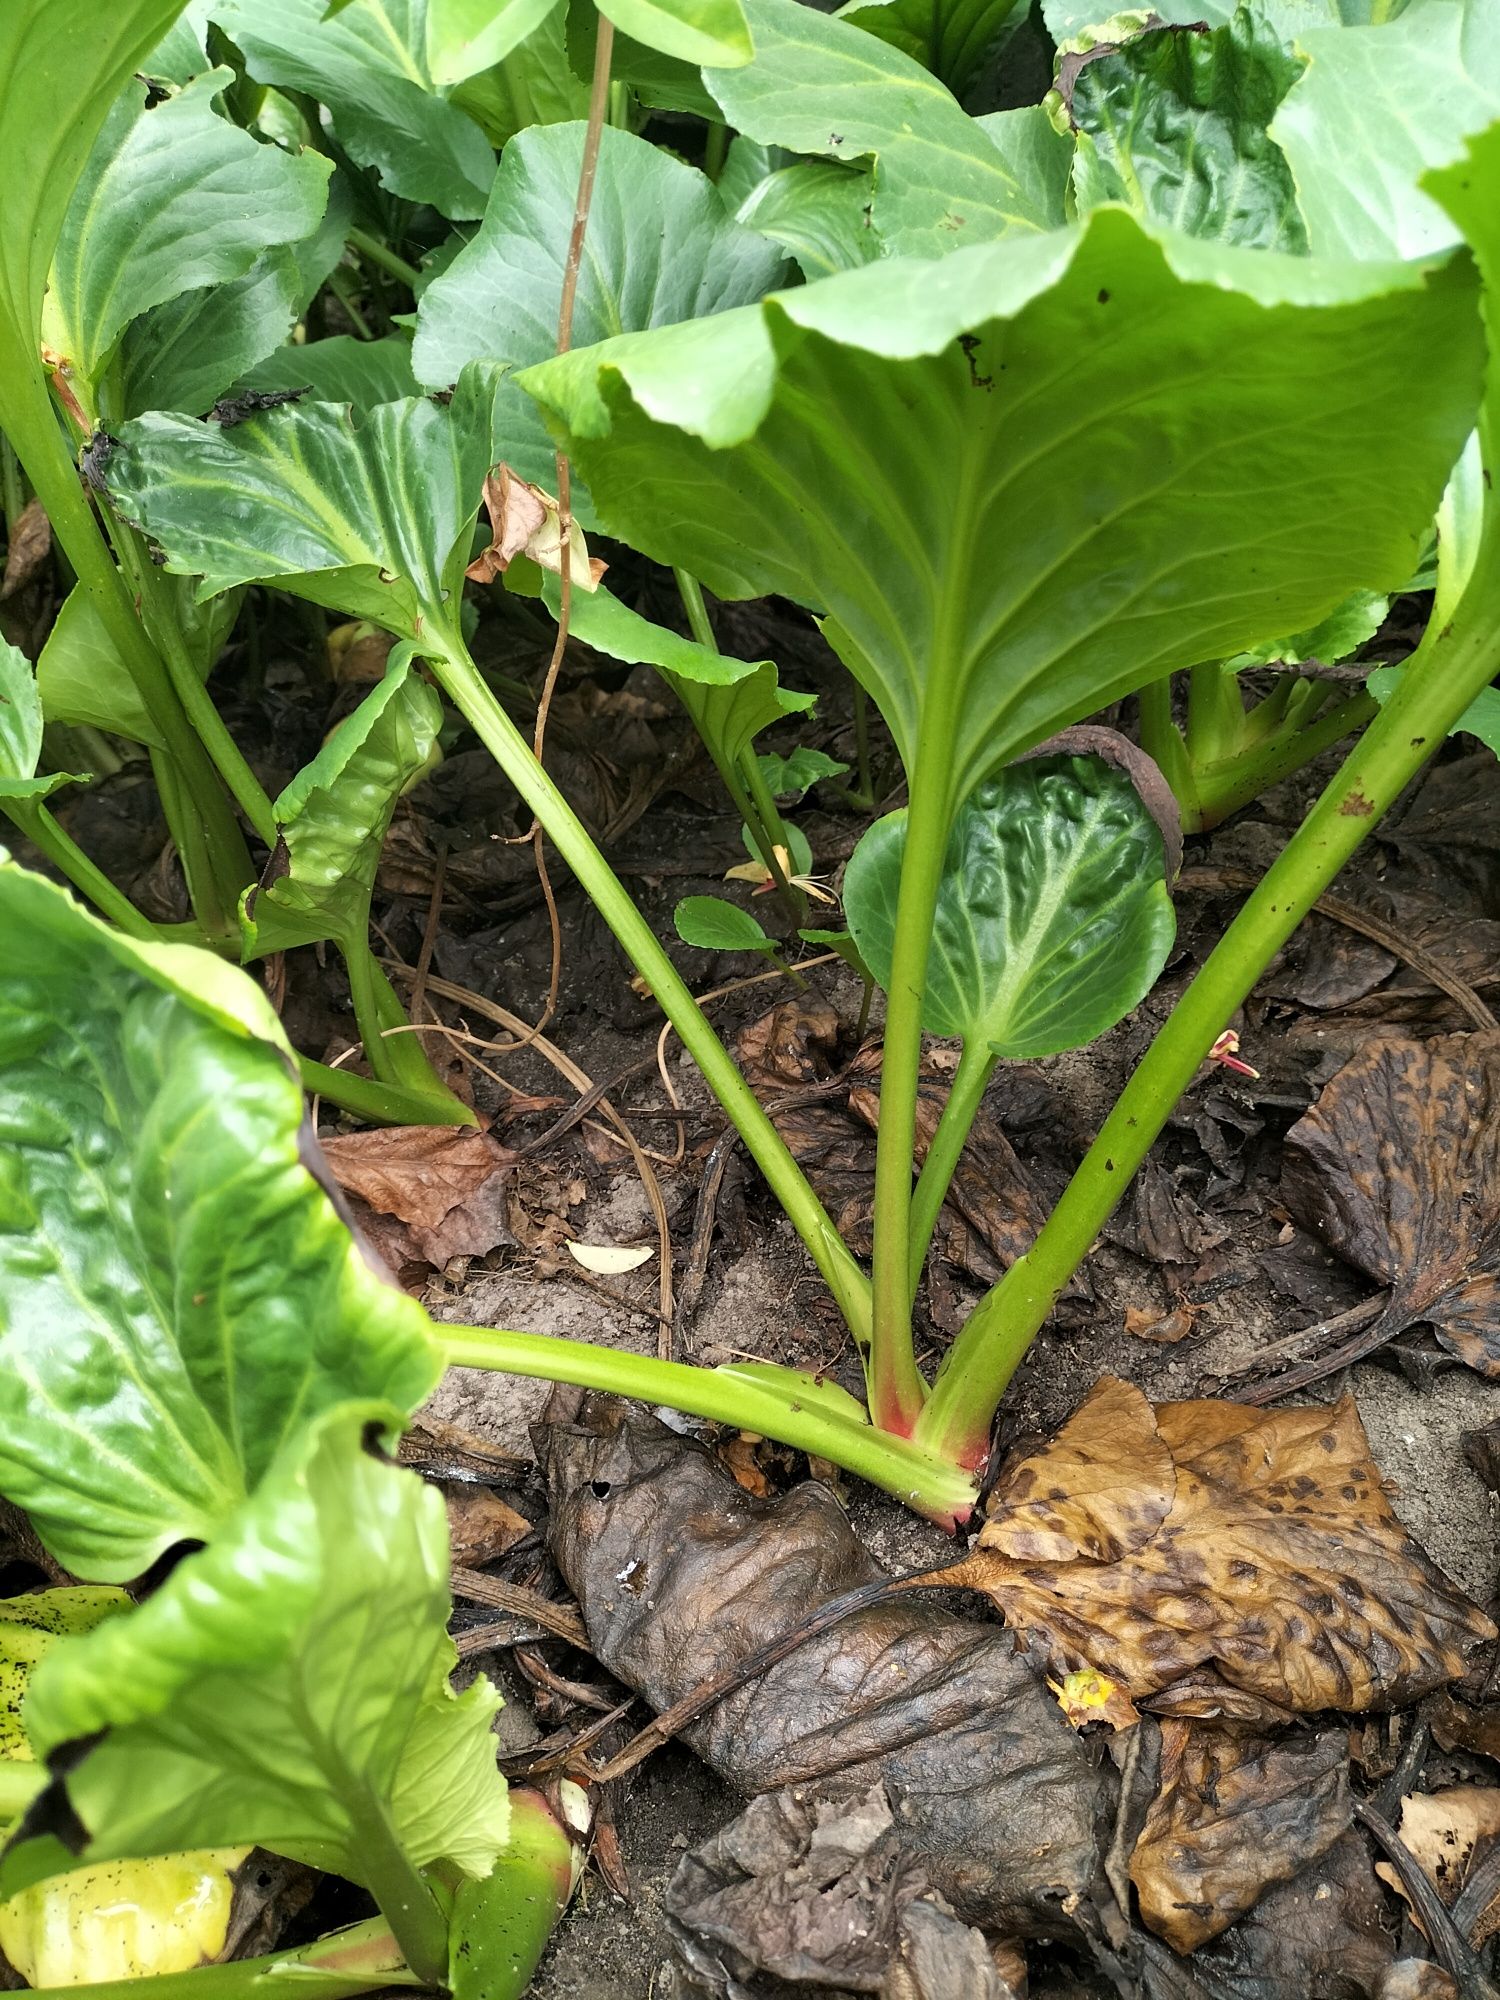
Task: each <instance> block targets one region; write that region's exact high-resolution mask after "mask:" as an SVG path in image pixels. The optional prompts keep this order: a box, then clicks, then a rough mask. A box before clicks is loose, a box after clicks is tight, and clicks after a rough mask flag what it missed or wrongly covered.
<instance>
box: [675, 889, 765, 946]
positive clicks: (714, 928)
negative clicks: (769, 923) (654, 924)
mask: <svg viewBox="0 0 1500 2000" xmlns="http://www.w3.org/2000/svg"><path fill="white" fill-rule="evenodd" d="M672 922H673V923H674V924H675V925H676V926H677V935H678V936H679V937H680V938H681V939H682V941H683V943H684V944H691V945H696V946H697V947H698V948H699V950H700V951H764V952H769V953H770V954H771V956H772V957H773V958H774V957H775V955H776V947H775V945H774V944H773V943H772V942H771V940H770V939H769V938H768V937H767V936H766V934H765V931H764V930H763V929H762V928H761V926H760V924H759V923H757V922H756V920H755V918H754V917H752V916H751V914H750V912H749V911H748V910H742V909H741V908H740V906H739V904H738V903H731V902H727V901H726V900H725V898H724V897H723V896H684V897H683V899H682V901H681V902H680V903H679V904H678V905H677V908H676V909H675V910H674V911H673V912H672Z"/></svg>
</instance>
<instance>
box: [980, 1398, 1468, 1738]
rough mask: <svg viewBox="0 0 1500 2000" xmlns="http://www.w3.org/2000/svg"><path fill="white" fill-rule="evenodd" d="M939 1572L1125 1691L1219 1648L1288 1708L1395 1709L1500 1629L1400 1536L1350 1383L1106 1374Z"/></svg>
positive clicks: (1047, 1651)
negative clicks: (1286, 1404) (1140, 1380)
mask: <svg viewBox="0 0 1500 2000" xmlns="http://www.w3.org/2000/svg"><path fill="white" fill-rule="evenodd" d="M945 1581H952V1582H962V1583H964V1584H965V1585H966V1586H967V1587H968V1588H970V1589H973V1590H979V1591H982V1592H983V1593H984V1594H985V1595H986V1596H988V1597H989V1598H990V1599H991V1600H992V1601H993V1602H994V1604H995V1605H996V1606H997V1608H998V1609H999V1610H1000V1611H1001V1613H1002V1614H1003V1615H1004V1617H1005V1619H1006V1620H1007V1622H1008V1623H1009V1624H1011V1625H1013V1626H1015V1627H1016V1628H1018V1629H1019V1630H1020V1631H1022V1632H1023V1633H1025V1635H1026V1637H1027V1639H1028V1641H1029V1642H1030V1643H1032V1644H1033V1645H1034V1646H1036V1647H1037V1648H1038V1649H1039V1650H1040V1651H1041V1652H1042V1654H1043V1655H1044V1657H1045V1658H1046V1659H1047V1662H1048V1664H1049V1666H1050V1667H1051V1669H1052V1671H1053V1672H1054V1673H1061V1672H1066V1671H1068V1670H1070V1669H1072V1668H1075V1667H1082V1666H1093V1667H1097V1668H1098V1669H1099V1670H1100V1672H1102V1673H1105V1674H1108V1675H1109V1676H1110V1677H1111V1679H1114V1680H1119V1681H1121V1682H1123V1684H1124V1686H1125V1688H1126V1689H1127V1691H1128V1692H1129V1694H1130V1695H1131V1697H1132V1699H1134V1700H1135V1701H1137V1702H1139V1701H1140V1700H1141V1699H1142V1697H1144V1696H1147V1695H1151V1694H1155V1693H1156V1692H1157V1691H1158V1690H1160V1689H1163V1688H1166V1687H1168V1686H1169V1685H1170V1684H1171V1683H1172V1682H1173V1681H1175V1680H1177V1679H1178V1678H1179V1677H1180V1676H1181V1675H1184V1674H1187V1673H1190V1672H1192V1671H1193V1670H1194V1669H1197V1668H1201V1667H1203V1666H1205V1665H1209V1664H1212V1665H1213V1666H1214V1667H1215V1668H1216V1669H1217V1671H1218V1673H1219V1674H1220V1675H1221V1676H1222V1677H1223V1679H1224V1680H1226V1681H1228V1682H1230V1683H1232V1684H1233V1685H1234V1686H1236V1687H1239V1688H1243V1689H1245V1690H1247V1691H1248V1692H1249V1693H1251V1694H1254V1695H1258V1696H1260V1697H1262V1698H1263V1699H1265V1700H1267V1701H1271V1702H1275V1703H1278V1704H1281V1705H1282V1706H1285V1707H1288V1708H1293V1709H1300V1710H1303V1711H1307V1710H1313V1709H1321V1708H1342V1709H1367V1708H1393V1707H1399V1706H1400V1705H1402V1704H1403V1703H1405V1702H1409V1701H1415V1700H1416V1699H1417V1698H1418V1696H1420V1695H1422V1694H1424V1693H1426V1692H1427V1690H1428V1689H1430V1688H1434V1687H1437V1686H1440V1685H1441V1684H1442V1683H1443V1682H1444V1681H1449V1680H1454V1679H1456V1678H1457V1677H1458V1676H1459V1675H1461V1674H1462V1673H1463V1672H1464V1668H1465V1662H1464V1649H1465V1647H1466V1646H1467V1645H1468V1644H1469V1643H1470V1642H1472V1641H1474V1640H1478V1639H1488V1638H1493V1637H1494V1636H1495V1627H1494V1626H1493V1625H1492V1624H1491V1622H1490V1620H1489V1619H1488V1618H1487V1617H1485V1615H1484V1614H1483V1613H1482V1612H1481V1611H1479V1610H1478V1609H1477V1608H1476V1607H1475V1606H1474V1605H1473V1604H1471V1603H1470V1602H1469V1601H1468V1599H1467V1598H1465V1597H1464V1596H1463V1595H1462V1594H1461V1593H1460V1592H1459V1591H1457V1590H1456V1589H1455V1588H1454V1587H1453V1586H1452V1585H1451V1584H1450V1583H1449V1582H1448V1580H1447V1578H1446V1577H1444V1576H1443V1574H1442V1572H1441V1571H1440V1570H1438V1569H1437V1568H1436V1566H1435V1565H1434V1564H1433V1563H1431V1562H1429V1561H1428V1559H1427V1557H1426V1556H1425V1555H1424V1554H1423V1553H1422V1551H1421V1550H1420V1549H1419V1548H1418V1547H1417V1545H1416V1544H1415V1543H1414V1542H1413V1541H1412V1540H1411V1539H1410V1537H1409V1536H1408V1535H1407V1533H1406V1530H1405V1529H1404V1528H1403V1527H1402V1525H1401V1523H1400V1521H1399V1520H1398V1519H1397V1517H1396V1514H1395V1512H1394V1510H1393V1509H1392V1507H1391V1504H1390V1501H1389V1499H1388V1498H1387V1496H1386V1492H1385V1488H1384V1486H1383V1484H1382V1483H1381V1478H1380V1474H1379V1472H1378V1471H1377V1469H1376V1467H1375V1465H1374V1462H1373V1460H1372V1459H1371V1457H1370V1452H1369V1445H1368V1443H1367V1441H1366V1439H1365V1433H1364V1427H1363V1425H1362V1424H1361V1423H1360V1420H1359V1415H1358V1412H1357V1411H1356V1410H1355V1407H1354V1404H1353V1402H1352V1400H1351V1399H1349V1398H1347V1397H1346V1398H1345V1399H1344V1400H1343V1401H1342V1402H1341V1403H1339V1404H1337V1405H1336V1406H1335V1407H1333V1408H1332V1409H1324V1408H1319V1407H1314V1408H1310V1409H1281V1410H1271V1411H1262V1410H1257V1409H1254V1408H1252V1407H1249V1406H1247V1405H1245V1404H1240V1403H1222V1402H1192V1403H1162V1404H1158V1405H1157V1406H1156V1407H1155V1408H1154V1409H1153V1407H1152V1406H1151V1405H1150V1404H1149V1403H1148V1402H1147V1401H1146V1399H1145V1397H1144V1396H1143V1395H1142V1394H1141V1392H1140V1391H1139V1390H1138V1389H1135V1388H1133V1387H1131V1386H1130V1385H1129V1384H1128V1383H1124V1382H1119V1381H1116V1380H1114V1379H1113V1378H1109V1377H1106V1378H1105V1380H1104V1381H1102V1382H1101V1383H1100V1384H1099V1386H1098V1387H1097V1388H1096V1389H1095V1390H1094V1391H1093V1393H1092V1394H1091V1395H1090V1396H1089V1397H1088V1398H1087V1400H1086V1401H1085V1402H1084V1403H1083V1404H1082V1406H1081V1407H1080V1408H1079V1409H1078V1410H1077V1411H1076V1412H1075V1413H1074V1415H1073V1416H1072V1417H1071V1418H1070V1419H1069V1420H1068V1422H1067V1423H1066V1424H1065V1425H1064V1426H1063V1428H1062V1430H1061V1431H1060V1432H1059V1433H1058V1435H1057V1437H1056V1438H1055V1439H1053V1440H1052V1442H1051V1443H1050V1444H1048V1445H1046V1446H1044V1447H1043V1448H1042V1450H1041V1451H1039V1452H1037V1453H1036V1454H1034V1455H1033V1456H1032V1457H1031V1458H1028V1459H1026V1460H1024V1461H1023V1462H1022V1463H1021V1464H1020V1465H1019V1466H1017V1467H1016V1468H1014V1470H1013V1471H1012V1472H1011V1473H1010V1474H1009V1476H1008V1477H1007V1478H1005V1479H1003V1480H1002V1482H1001V1485H1000V1487H999V1488H998V1489H997V1492H996V1496H995V1499H994V1501H993V1503H992V1508H991V1514H990V1518H989V1520H988V1521H987V1522H986V1524H985V1526H984V1528H983V1530H982V1531H981V1533H980V1536H979V1541H978V1544H977V1546H976V1547H975V1549H974V1551H973V1553H972V1554H971V1555H970V1556H969V1557H968V1559H967V1560H966V1561H965V1562H964V1563H963V1564H961V1565H960V1566H959V1567H957V1568H956V1569H953V1570H950V1571H948V1572H947V1573H946V1575H945Z"/></svg>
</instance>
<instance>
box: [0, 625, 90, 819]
mask: <svg viewBox="0 0 1500 2000" xmlns="http://www.w3.org/2000/svg"><path fill="white" fill-rule="evenodd" d="M41 754H42V699H41V696H40V695H39V694H38V693H37V686H36V675H35V673H34V672H33V671H32V666H31V662H30V660H28V659H27V657H26V655H25V654H24V653H23V652H22V651H21V649H20V648H19V647H18V646H13V645H11V643H10V641H9V640H8V639H0V799H16V800H22V799H45V798H46V797H48V796H49V794H50V793H52V792H55V791H56V790H57V788H58V786H59V785H70V784H73V783H74V782H75V780H74V779H72V778H70V777H66V776H63V775H62V774H61V773H57V774H54V775H53V776H52V777H49V778H39V777H38V776H37V775H36V767H37V764H38V762H39V760H40V758H41Z"/></svg>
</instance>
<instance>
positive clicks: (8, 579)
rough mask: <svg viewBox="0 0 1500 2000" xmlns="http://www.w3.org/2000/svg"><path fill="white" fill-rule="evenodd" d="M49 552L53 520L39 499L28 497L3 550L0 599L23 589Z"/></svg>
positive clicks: (12, 595)
mask: <svg viewBox="0 0 1500 2000" xmlns="http://www.w3.org/2000/svg"><path fill="white" fill-rule="evenodd" d="M51 553H52V523H51V522H50V521H49V520H48V519H47V514H46V509H45V508H44V507H43V506H42V503H41V501H40V500H35V499H32V500H28V501H27V502H26V505H25V506H24V507H23V508H22V509H21V512H20V515H19V517H18V519H17V521H16V525H15V530H14V532H13V533H12V535H11V538H10V543H9V545H8V547H7V548H6V551H5V574H4V576H3V577H0V601H3V600H4V599H5V598H7V597H14V596H15V594H16V592H17V591H18V590H24V589H25V588H26V586H27V584H28V583H30V582H31V580H32V578H33V577H34V576H35V575H36V573H37V571H38V570H39V569H40V568H41V567H42V564H43V563H44V562H45V561H46V560H47V558H48V556H49V555H51Z"/></svg>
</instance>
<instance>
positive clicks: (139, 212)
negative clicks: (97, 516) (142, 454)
mask: <svg viewBox="0 0 1500 2000" xmlns="http://www.w3.org/2000/svg"><path fill="white" fill-rule="evenodd" d="M233 81H234V72H233V71H232V70H228V69H214V70H209V71H207V72H206V73H205V74H204V75H202V76H199V77H195V78H194V79H193V80H192V82H190V83H189V84H187V85H186V86H185V87H184V88H183V89H182V90H180V91H178V92H176V93H175V94H174V95H173V96H171V97H168V98H167V99H165V100H164V101H163V102H162V103H160V104H158V105H156V106H155V107H154V108H153V109H151V110H147V109H145V91H144V88H143V87H142V86H141V85H140V84H138V83H131V84H130V85H128V86H127V87H126V89H125V90H124V91H123V92H122V93H121V95H120V97H119V98H118V99H117V101H116V102H115V104H114V106H113V107H112V109H111V111H110V114H109V117H108V118H107V120H106V121H105V126H104V130H103V131H102V132H101V133H100V135H99V138H98V140H97V141H96V143H95V145H94V149H93V152H92V153H91V154H90V156H89V161H88V165H87V167H86V168H85V170H84V173H83V177H82V179H81V180H80V182H79V184H78V187H77V189H76V191H75V193H74V195H73V199H72V201H71V203H70V204H69V207H68V213H67V219H66V221H65V222H64V225H63V230H62V235H61V237H60V239H59V241H58V245H57V250H56V253H55V255H54V257H53V261H52V273H51V281H50V283H49V285H48V290H47V302H46V306H45V309H44V311H43V315H42V335H43V338H44V340H45V341H46V343H47V345H48V346H49V347H50V348H51V349H52V350H53V352H54V353H56V354H57V355H59V356H61V357H62V358H63V359H64V360H65V361H66V362H67V363H68V364H69V365H70V367H71V370H72V375H73V380H74V386H75V390H77V391H81V392H83V393H84V394H85V396H87V395H88V394H89V393H91V392H93V391H94V390H96V389H97V386H98V384H99V381H100V377H101V376H102V374H103V371H104V369H105V368H106V367H107V365H108V363H109V360H110V357H111V356H112V354H113V353H114V350H115V347H116V345H117V343H118V341H119V339H120V336H121V334H122V333H123V332H124V330H125V328H126V327H127V326H128V325H129V323H130V322H131V321H132V320H133V319H137V318H138V317H139V316H140V315H141V314H142V313H144V312H146V311H148V310H149V309H150V308H151V307H153V306H159V305H162V304H164V303H165V302H166V301H168V300H170V299H175V298H178V297H180V295H181V294H182V293H184V292H187V291H192V290H194V289H195V288H198V287H201V286H206V285H213V284H220V283H225V282H227V281H229V280H231V279H235V278H242V277H243V276H244V275H245V273H246V272H247V271H249V269H250V267H251V265H252V264H253V263H254V262H255V259H256V257H257V256H258V255H259V253H260V252H261V251H262V250H265V249H267V248H269V247H270V246H272V245H276V244H286V243H292V242H295V241H297V240H298V239H299V238H301V237H304V236H308V235H310V234H311V233H312V231H313V230H314V229H315V228H316V227H317V224H318V220H319V218H320V216H321V215H322V213H323V208H324V204H325V203H326V201H327V198H328V176H329V173H330V172H331V163H330V162H329V161H328V160H326V159H324V158H323V157H322V155H321V154H318V153H314V152H304V153H301V154H300V155H296V156H294V155H292V154H290V153H286V152H283V151H282V149H281V148H280V147H279V146H271V145H261V144H258V143H257V142H256V140H254V139H253V138H252V137H251V136H250V134H249V133H248V132H244V131H241V129H240V128H239V127H238V126H237V125H235V124H233V123H232V122H231V121H230V120H229V119H228V118H226V117H225V116H223V114H222V113H221V111H220V110H219V109H218V100H219V97H220V95H221V94H222V92H223V91H224V90H225V89H226V88H227V87H228V86H229V85H230V84H232V83H233Z"/></svg>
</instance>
